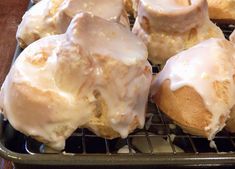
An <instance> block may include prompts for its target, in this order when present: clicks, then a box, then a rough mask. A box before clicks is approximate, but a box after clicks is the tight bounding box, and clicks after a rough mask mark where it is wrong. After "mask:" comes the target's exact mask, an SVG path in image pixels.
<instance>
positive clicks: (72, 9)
mask: <svg viewBox="0 0 235 169" xmlns="http://www.w3.org/2000/svg"><path fill="white" fill-rule="evenodd" d="M82 11H85V12H89V13H91V14H94V15H97V16H99V17H102V18H104V19H107V20H110V21H113V22H118V23H122V24H123V25H125V26H127V27H129V20H128V16H127V13H126V12H125V10H124V6H123V2H122V0H112V1H110V0H86V1H84V0H42V1H40V2H39V3H37V4H35V5H34V6H33V7H32V8H31V9H30V10H29V11H28V12H26V13H25V15H24V16H23V20H22V22H21V24H20V25H19V27H18V30H17V34H16V38H17V40H18V41H19V44H20V46H21V47H22V48H25V47H26V46H28V45H29V44H31V43H32V42H34V41H36V40H38V39H40V38H42V37H45V36H49V35H55V34H62V33H64V32H65V31H66V29H67V27H68V25H69V23H70V21H71V20H72V18H73V17H74V16H75V15H76V14H77V13H79V12H82Z"/></svg>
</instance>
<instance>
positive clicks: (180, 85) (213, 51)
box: [151, 39, 235, 139]
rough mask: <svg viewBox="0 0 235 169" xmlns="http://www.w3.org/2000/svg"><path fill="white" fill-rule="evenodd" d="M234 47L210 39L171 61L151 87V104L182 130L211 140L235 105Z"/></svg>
mask: <svg viewBox="0 0 235 169" xmlns="http://www.w3.org/2000/svg"><path fill="white" fill-rule="evenodd" d="M234 56H235V46H233V44H232V43H231V42H229V41H227V40H223V39H209V40H207V41H204V42H201V43H200V44H198V45H196V46H194V47H192V48H190V49H188V50H186V51H183V52H181V53H179V54H177V55H175V56H173V57H172V58H170V59H169V60H168V61H167V63H166V65H165V66H164V68H163V70H162V71H161V72H160V73H159V74H158V76H157V77H156V80H154V82H153V84H152V91H151V95H152V97H153V101H154V102H155V103H156V104H157V105H158V106H159V107H160V109H161V110H162V111H163V112H164V113H166V114H167V115H168V116H169V117H170V118H171V119H173V121H175V123H176V124H178V125H180V126H181V127H182V128H183V129H184V130H185V131H187V132H189V133H191V134H195V135H201V136H204V137H207V138H208V139H213V137H214V136H215V134H216V133H217V132H219V131H220V130H222V129H223V127H224V126H225V122H226V120H227V119H228V118H229V115H230V113H231V109H232V107H233V106H234V104H235V80H234V77H235V57H234Z"/></svg>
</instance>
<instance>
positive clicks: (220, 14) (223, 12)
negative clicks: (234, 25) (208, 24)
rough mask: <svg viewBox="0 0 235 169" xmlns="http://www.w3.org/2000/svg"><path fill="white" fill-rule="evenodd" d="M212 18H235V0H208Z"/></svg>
mask: <svg viewBox="0 0 235 169" xmlns="http://www.w3.org/2000/svg"><path fill="white" fill-rule="evenodd" d="M207 2H208V6H209V15H210V18H211V19H219V20H235V0H207Z"/></svg>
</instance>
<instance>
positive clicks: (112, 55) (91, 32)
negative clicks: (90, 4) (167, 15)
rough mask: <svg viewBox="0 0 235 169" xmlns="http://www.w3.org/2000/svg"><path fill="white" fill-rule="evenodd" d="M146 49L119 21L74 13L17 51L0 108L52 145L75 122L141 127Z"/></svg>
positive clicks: (57, 145)
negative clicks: (60, 29) (55, 30)
mask: <svg viewBox="0 0 235 169" xmlns="http://www.w3.org/2000/svg"><path fill="white" fill-rule="evenodd" d="M147 54H148V53H147V49H146V47H145V45H144V44H143V42H141V41H140V40H139V39H138V38H137V37H136V36H135V35H133V34H132V33H131V31H130V30H129V29H127V28H126V27H124V26H123V25H121V24H117V23H114V22H111V21H107V20H105V19H102V18H100V17H97V16H94V15H91V14H88V13H80V14H78V15H76V16H75V17H74V19H73V20H72V22H71V24H70V26H69V28H68V30H67V31H66V33H65V34H61V35H54V36H49V37H45V38H42V39H40V40H38V41H36V42H34V43H32V44H31V45H30V46H28V47H27V48H26V49H25V50H24V51H23V52H22V53H21V54H20V56H19V57H18V58H17V60H16V62H15V64H14V65H13V67H12V68H11V70H10V73H9V74H8V76H7V78H6V79H5V81H4V84H3V86H2V89H1V92H0V108H1V109H2V110H3V113H4V115H5V117H6V118H7V119H8V120H9V122H10V123H11V125H12V126H13V127H14V128H15V129H17V130H19V131H20V132H22V133H24V134H26V135H29V136H32V137H33V138H35V139H37V140H39V141H41V142H43V143H45V144H46V145H48V146H50V147H52V148H54V149H58V150H61V149H63V148H64V145H65V139H66V138H68V137H69V136H70V135H71V134H72V133H73V132H74V131H75V130H76V129H77V128H78V127H87V128H89V129H91V130H92V131H93V132H95V133H96V134H97V135H99V136H102V137H105V138H115V137H120V136H121V137H123V138H125V137H127V135H128V134H129V133H130V132H132V131H133V130H134V129H135V128H137V127H139V128H142V127H143V126H144V121H145V111H146V110H145V109H146V104H147V100H148V93H149V88H150V83H151V80H152V69H151V65H150V64H149V63H148V61H147Z"/></svg>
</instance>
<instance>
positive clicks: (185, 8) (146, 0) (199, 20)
mask: <svg viewBox="0 0 235 169" xmlns="http://www.w3.org/2000/svg"><path fill="white" fill-rule="evenodd" d="M207 9H208V8H207V2H206V0H190V3H189V1H185V0H183V1H180V0H164V1H155V0H140V2H139V8H138V18H139V22H140V23H143V24H144V23H146V22H147V24H149V29H150V30H145V31H147V32H154V31H164V32H181V33H182V32H185V31H188V30H190V29H192V28H194V27H196V26H200V25H202V24H203V22H204V20H205V19H209V17H208V13H207ZM145 18H147V19H148V21H146V19H145ZM144 29H145V28H144Z"/></svg>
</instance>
